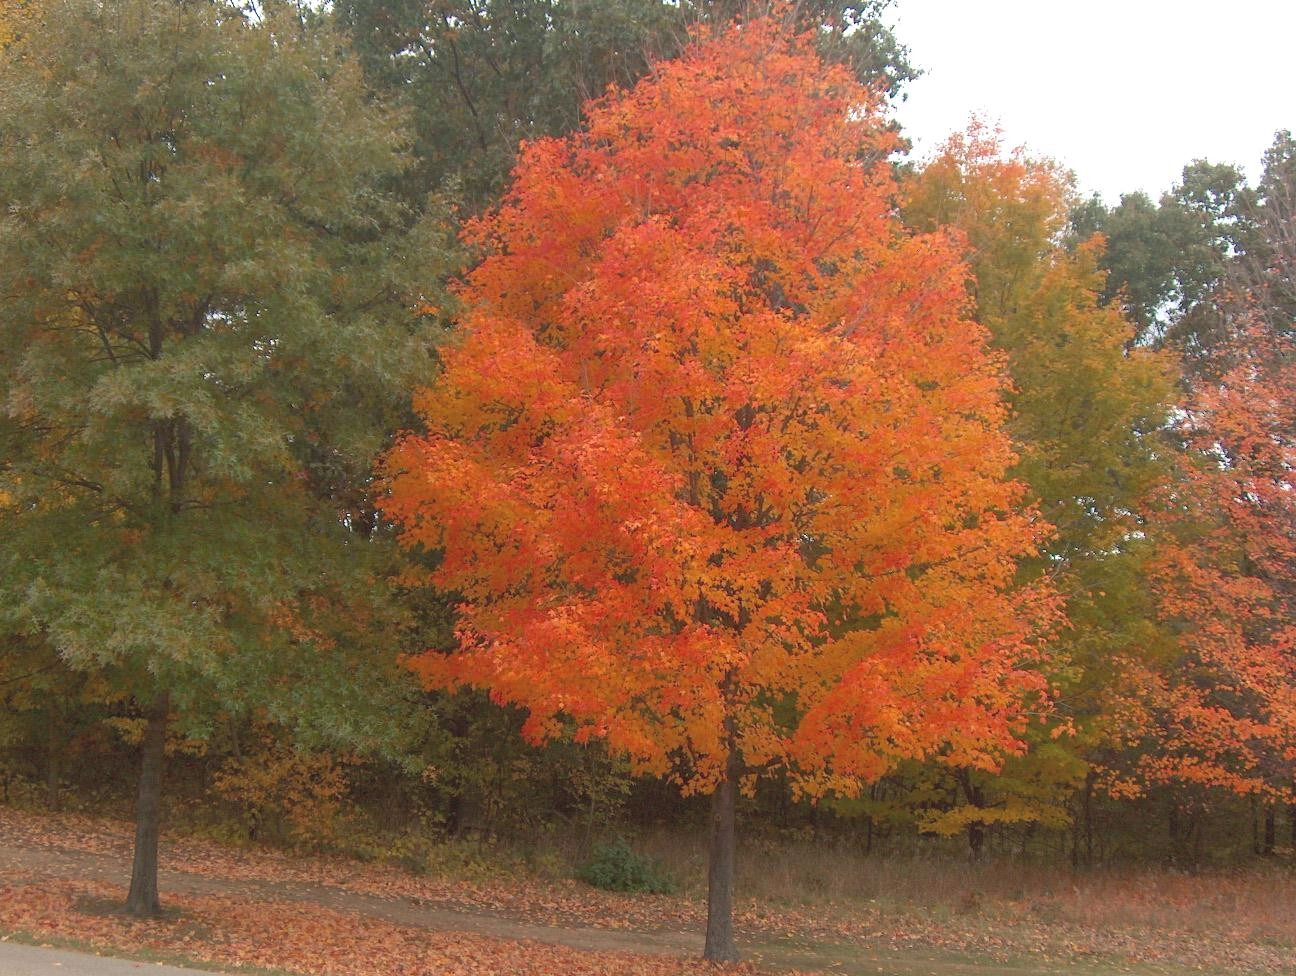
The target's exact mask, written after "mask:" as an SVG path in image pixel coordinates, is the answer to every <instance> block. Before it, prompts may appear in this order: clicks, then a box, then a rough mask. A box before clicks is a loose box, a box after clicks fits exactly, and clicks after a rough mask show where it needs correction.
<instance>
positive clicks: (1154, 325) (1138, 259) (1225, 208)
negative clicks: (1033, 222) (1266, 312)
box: [1072, 160, 1252, 368]
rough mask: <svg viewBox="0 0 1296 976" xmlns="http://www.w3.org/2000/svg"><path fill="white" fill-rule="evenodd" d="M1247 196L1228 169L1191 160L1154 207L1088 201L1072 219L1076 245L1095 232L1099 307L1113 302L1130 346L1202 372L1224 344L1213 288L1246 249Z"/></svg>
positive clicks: (1133, 199)
mask: <svg viewBox="0 0 1296 976" xmlns="http://www.w3.org/2000/svg"><path fill="white" fill-rule="evenodd" d="M1251 197H1252V194H1251V191H1250V190H1249V189H1248V188H1247V186H1246V183H1245V180H1244V178H1243V175H1242V173H1241V172H1239V171H1238V169H1237V168H1236V167H1234V166H1231V165H1228V164H1214V163H1209V162H1206V161H1204V160H1196V161H1194V162H1192V163H1190V164H1189V165H1187V166H1185V167H1184V170H1183V176H1182V178H1181V179H1180V182H1179V183H1177V184H1175V186H1174V187H1172V188H1171V189H1170V190H1169V191H1168V192H1166V193H1163V194H1162V195H1161V197H1160V199H1159V200H1158V201H1157V202H1155V203H1154V202H1153V201H1152V199H1151V198H1150V197H1149V196H1148V195H1147V194H1146V193H1141V192H1139V193H1130V194H1125V195H1122V196H1121V199H1120V203H1118V204H1117V205H1116V206H1115V207H1112V208H1108V207H1106V206H1105V205H1104V204H1103V203H1102V201H1101V200H1100V199H1098V198H1097V197H1094V198H1092V199H1090V200H1088V201H1085V202H1084V203H1083V204H1080V205H1079V206H1077V207H1076V208H1075V210H1074V211H1073V213H1072V223H1073V230H1074V233H1075V239H1076V241H1077V242H1078V241H1080V240H1084V239H1087V238H1089V237H1090V236H1092V235H1093V234H1095V233H1100V234H1102V235H1103V237H1104V239H1105V240H1106V244H1107V246H1106V249H1105V250H1104V251H1103V252H1102V254H1101V256H1100V258H1099V263H1100V266H1101V267H1102V269H1103V270H1104V271H1105V272H1106V273H1107V280H1106V282H1105V284H1104V286H1103V289H1102V301H1103V303H1104V304H1110V303H1113V302H1117V303H1119V305H1120V307H1121V308H1123V309H1124V310H1125V312H1126V314H1127V315H1128V316H1129V317H1130V319H1131V320H1132V321H1133V322H1134V324H1135V325H1136V327H1137V341H1139V342H1140V343H1142V344H1146V345H1157V346H1164V347H1168V348H1170V349H1173V350H1175V351H1176V352H1178V353H1180V354H1182V355H1183V356H1184V357H1185V359H1186V362H1187V363H1188V365H1189V366H1196V367H1197V368H1201V367H1203V366H1204V365H1205V363H1206V362H1208V361H1209V358H1210V355H1211V352H1212V350H1213V349H1215V348H1216V347H1217V346H1218V345H1219V344H1220V343H1221V341H1222V340H1223V338H1224V333H1223V331H1222V330H1223V328H1224V325H1223V317H1222V313H1221V311H1220V308H1219V302H1218V299H1219V295H1218V287H1219V284H1220V282H1221V280H1222V278H1223V276H1224V274H1225V270H1226V268H1227V265H1228V262H1229V259H1230V255H1231V254H1234V253H1236V252H1237V251H1239V250H1241V249H1244V248H1245V247H1246V241H1247V239H1248V238H1249V236H1250V228H1251V225H1252V222H1251V220H1250V218H1249V217H1248V214H1249V212H1250V210H1251Z"/></svg>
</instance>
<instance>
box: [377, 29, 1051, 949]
mask: <svg viewBox="0 0 1296 976" xmlns="http://www.w3.org/2000/svg"><path fill="white" fill-rule="evenodd" d="M891 139H892V137H891V136H890V135H889V134H888V133H887V131H886V128H885V126H884V124H883V123H882V122H881V121H880V119H879V118H878V112H877V105H876V102H875V99H874V98H873V97H872V96H871V95H870V94H869V92H868V91H867V90H865V89H863V88H861V87H860V86H859V85H858V84H857V83H856V82H855V81H854V80H853V79H852V77H851V76H850V75H849V74H848V73H847V72H846V71H845V70H843V69H841V68H836V67H829V66H826V65H825V64H824V63H823V62H822V61H821V60H820V59H819V58H818V56H817V55H816V54H815V53H814V49H813V45H812V44H811V42H810V40H809V39H807V38H789V37H787V36H785V35H784V34H782V33H781V32H780V31H779V29H778V28H777V27H776V26H774V25H773V24H772V23H771V22H769V21H753V22H750V23H747V24H745V25H743V26H741V27H738V28H735V29H733V30H731V31H730V32H728V33H726V34H725V35H723V36H721V37H719V38H716V39H713V40H710V41H708V42H705V43H701V44H698V45H696V46H694V47H693V48H691V49H690V50H689V51H688V52H687V53H686V54H685V55H684V56H683V57H682V58H681V59H679V60H677V61H675V62H670V63H667V64H664V65H662V66H661V67H659V68H658V70H657V71H656V73H655V74H654V75H652V76H651V77H650V78H648V79H646V80H645V81H643V82H641V83H640V84H639V85H638V86H637V87H636V88H634V89H633V90H632V91H630V92H627V93H621V94H613V95H610V96H608V97H607V98H606V99H604V100H601V101H599V102H595V103H593V104H592V105H591V106H590V107H589V111H588V122H587V126H586V128H585V129H584V130H583V131H581V132H579V133H577V134H575V135H572V136H570V137H568V138H565V139H549V140H541V141H538V142H535V143H532V144H530V145H529V146H527V147H526V148H525V149H524V151H523V153H522V155H521V159H520V162H519V165H518V167H517V169H516V171H515V174H514V182H513V186H512V189H511V191H510V193H509V194H508V196H507V197H506V199H505V201H504V203H503V204H502V206H501V208H500V209H499V210H498V212H496V213H495V214H493V215H491V216H489V217H487V218H485V219H483V220H481V221H479V222H478V223H476V224H475V225H474V226H473V227H472V228H471V230H470V236H471V239H472V240H473V241H474V242H475V243H476V244H477V245H479V246H480V247H482V248H483V249H484V250H485V252H486V257H485V259H484V260H483V261H482V263H481V264H480V266H479V267H478V268H477V269H476V271H475V272H473V273H472V274H471V276H470V277H469V278H468V280H467V283H466V285H465V286H464V288H463V293H462V299H463V304H464V308H465V309H466V311H465V312H464V314H463V317H462V323H461V324H462V326H463V333H464V338H463V341H462V342H461V343H460V344H459V345H458V346H457V347H455V348H454V349H452V350H450V351H449V352H447V353H446V354H445V369H444V373H443V375H442V376H441V378H440V380H439V382H438V383H437V384H436V385H435V386H433V387H431V388H429V389H426V390H424V391H422V392H421V393H419V394H418V396H417V398H416V404H415V405H416V408H417V411H418V413H419V415H420V417H421V419H422V421H423V424H424V425H425V432H423V433H418V434H410V435H407V436H405V437H404V438H403V439H401V440H400V441H399V442H398V444H397V445H396V446H395V447H394V448H393V449H392V451H391V452H390V454H389V455H388V457H387V459H386V462H385V478H386V481H387V487H388V491H389V497H388V499H387V501H386V506H385V507H386V511H387V513H388V515H389V516H390V517H391V518H392V519H393V520H395V521H396V522H397V523H398V524H399V525H400V526H401V528H402V531H403V534H404V539H405V541H406V543H407V544H409V545H411V546H421V547H425V548H426V549H428V550H432V551H436V552H438V553H439V554H440V561H439V566H438V569H437V571H436V574H435V582H436V583H437V584H438V585H440V586H442V587H444V588H446V589H449V590H453V591H456V592H458V593H459V594H461V596H462V604H461V605H460V607H459V624H458V638H459V645H460V646H459V648H458V650H457V652H456V653H450V654H446V653H443V652H441V651H439V650H438V651H433V652H429V653H428V654H426V655H424V656H422V657H420V658H418V659H417V660H416V661H414V662H413V664H414V666H415V667H416V668H417V669H418V670H419V671H420V672H421V673H422V675H423V676H424V678H425V679H426V681H427V682H428V684H429V685H431V686H438V687H439V686H460V685H472V686H480V687H485V688H489V689H490V690H491V693H492V695H493V696H494V697H495V699H496V700H498V701H501V702H513V703H516V704H518V705H520V706H522V707H524V708H525V709H526V710H527V711H528V712H529V716H530V717H529V720H528V722H527V724H526V726H525V731H526V733H527V734H528V735H529V736H530V737H531V738H533V739H535V740H541V739H545V738H548V737H554V736H559V735H563V734H572V735H574V737H575V738H576V739H577V740H578V741H584V740H588V739H591V738H594V737H598V738H602V739H603V740H605V741H606V742H607V743H608V745H609V746H610V747H611V748H612V749H613V750H614V751H617V752H619V753H622V754H624V755H626V756H628V757H629V758H630V759H631V760H632V761H633V762H634V763H635V764H636V765H637V768H639V769H640V770H641V771H645V772H651V773H655V774H660V775H669V776H671V777H672V778H673V779H674V780H675V781H676V782H678V783H679V784H680V785H681V787H682V788H683V789H685V790H688V791H704V792H712V793H713V818H712V836H711V864H710V874H709V883H710V900H709V905H708V909H709V920H708V927H707V942H706V956H707V957H708V958H710V959H716V960H724V959H732V958H735V957H736V951H735V947H734V942H733V934H732V926H731V914H732V875H733V858H734V849H733V845H734V817H735V813H734V811H735V802H736V796H737V793H738V792H739V790H740V789H742V788H744V787H746V786H749V785H750V784H751V783H753V782H754V780H755V778H756V777H759V776H770V775H781V776H785V777H787V778H788V780H789V781H790V782H792V783H793V784H794V787H795V788H797V789H798V790H800V791H801V792H803V793H805V794H808V795H811V796H817V795H822V794H824V793H826V792H829V791H832V792H837V793H847V794H849V793H852V792H854V791H855V790H857V789H858V788H859V786H860V785H861V784H862V783H865V782H867V781H870V780H872V779H875V778H876V777H878V776H880V775H881V774H883V773H884V772H886V771H887V770H888V769H889V768H891V767H892V766H893V765H894V764H895V763H896V762H898V761H901V760H903V759H906V758H913V757H940V758H941V759H943V760H944V761H947V762H950V763H953V764H957V765H959V766H964V767H969V766H970V767H982V768H990V767H993V766H995V765H996V764H997V763H998V762H999V760H1000V758H1001V756H1002V755H1003V754H1004V753H1005V752H1006V751H1011V750H1013V749H1016V748H1018V747H1019V733H1020V731H1021V729H1022V722H1021V709H1022V703H1023V701H1024V699H1025V698H1028V697H1031V696H1038V695H1040V694H1042V693H1044V692H1045V691H1046V689H1045V688H1044V686H1043V682H1042V680H1041V679H1040V678H1039V676H1038V674H1037V673H1036V672H1035V671H1033V670H1032V669H1031V668H1030V666H1029V665H1030V659H1031V658H1032V657H1033V656H1034V655H1035V653H1036V650H1035V645H1034V635H1035V634H1036V633H1037V630H1038V628H1039V626H1040V625H1041V623H1042V622H1043V620H1044V619H1045V618H1047V617H1048V616H1049V615H1050V614H1051V613H1052V607H1053V602H1052V598H1051V596H1050V594H1049V593H1048V591H1047V590H1046V589H1045V588H1043V587H1036V588H1033V589H1020V588H1016V587H1015V586H1014V576H1015V571H1016V568H1017V564H1018V561H1019V560H1020V559H1021V558H1023V557H1026V556H1029V555H1031V554H1034V553H1035V552H1036V551H1037V549H1038V545H1039V543H1040V540H1041V538H1042V536H1043V535H1044V533H1045V527H1044V525H1043V524H1042V522H1041V521H1040V520H1038V519H1036V518H1034V517H1033V516H1032V514H1031V513H1030V512H1029V511H1026V510H1025V509H1024V508H1023V502H1022V498H1023V489H1022V486H1021V485H1019V484H1017V483H1015V482H1014V481H1012V480H1011V479H1009V478H1008V477H1007V476H1006V475H1005V472H1006V471H1007V469H1008V468H1009V466H1010V465H1011V464H1012V463H1013V461H1014V456H1013V452H1012V450H1011V448H1010V445H1009V442H1008V438H1007V436H1006V435H1005V434H1004V432H1003V424H1004V421H1005V408H1004V405H1003V402H1002V397H1001V394H1002V392H1003V379H1002V375H1001V374H1002V368H1001V363H1000V362H999V360H998V359H997V358H995V357H994V356H993V355H991V354H989V353H988V352H987V350H986V348H985V333H984V331H983V330H982V328H981V327H980V326H978V325H976V324H974V323H973V322H970V321H968V320H967V319H966V318H965V317H964V311H965V306H966V298H965V294H964V289H963V282H964V277H965V272H964V270H963V268H962V267H961V266H960V264H959V262H958V260H957V258H956V257H955V254H954V248H953V246H952V243H951V241H950V240H949V238H948V237H947V235H945V234H943V233H934V234H924V235H913V234H910V233H907V232H906V231H905V230H904V229H903V228H902V227H901V226H900V225H899V223H898V222H897V220H896V218H895V210H894V206H893V197H894V186H893V184H892V180H891V176H890V170H889V167H888V164H887V162H886V159H887V156H888V154H889V152H890V151H891V149H892V141H891Z"/></svg>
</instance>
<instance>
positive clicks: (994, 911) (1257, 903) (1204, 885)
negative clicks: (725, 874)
mask: <svg viewBox="0 0 1296 976" xmlns="http://www.w3.org/2000/svg"><path fill="white" fill-rule="evenodd" d="M636 846H637V847H638V849H640V850H642V851H644V852H645V853H646V854H648V855H649V856H650V857H652V858H654V859H655V860H657V861H658V862H659V863H660V864H662V866H663V867H664V868H665V870H666V871H667V873H668V874H669V875H670V876H672V877H674V878H676V879H679V880H680V881H681V883H682V885H683V886H684V887H685V889H686V890H691V891H700V886H701V883H702V881H703V880H704V879H705V877H706V870H705V852H704V848H703V847H702V845H701V843H700V842H699V839H698V838H694V837H682V836H681V835H679V834H678V833H669V832H659V833H656V834H650V835H647V836H644V837H642V838H640V839H639V841H638V843H637V845H636ZM738 871H739V877H738V886H739V888H740V891H741V894H742V896H743V897H745V898H751V899H754V900H756V901H758V902H764V903H769V904H784V905H795V906H805V907H812V906H815V905H825V904H836V905H839V906H841V907H843V908H849V907H850V906H851V905H856V906H858V905H860V904H861V903H864V904H868V905H869V906H870V907H871V908H873V909H874V910H878V911H881V912H882V913H884V914H886V913H891V912H894V913H901V914H909V913H912V912H915V911H920V912H925V913H932V914H936V915H950V916H952V915H968V914H982V915H985V916H987V917H1007V916H1011V917H1015V918H1020V917H1022V916H1028V917H1030V918H1032V919H1033V920H1035V921H1037V922H1039V923H1042V924H1045V925H1047V924H1049V923H1065V924H1068V925H1076V926H1081V927H1085V928H1091V929H1102V930H1113V929H1125V930H1128V929H1150V930H1154V931H1158V932H1182V933H1184V934H1188V935H1197V936H1211V935H1215V936H1227V937H1230V938H1242V939H1246V940H1248V941H1257V942H1265V943H1271V944H1279V945H1290V946H1296V913H1293V912H1292V911H1291V906H1292V905H1293V904H1296V864H1293V863H1292V862H1291V861H1290V860H1281V859H1280V860H1275V861H1271V862H1268V863H1262V864H1255V865H1252V866H1248V867H1246V868H1238V869H1232V870H1221V869H1210V870H1202V871H1194V872H1188V871H1182V870H1174V869H1170V868H1165V867H1158V866H1154V865H1129V866H1122V867H1103V868H1093V869H1082V870H1078V871H1074V870H1072V869H1071V868H1070V867H1069V866H1067V865H1065V864H1057V863H1043V862H1040V861H1038V860H1030V859H1015V858H987V859H985V860H982V861H980V862H973V861H971V860H969V859H968V858H966V857H961V856H959V855H958V854H950V853H949V852H948V851H942V852H938V853H931V854H907V855H894V854H893V855H888V856H879V855H869V854H865V853H863V852H861V851H860V850H858V849H853V848H851V847H849V846H846V845H836V844H831V843H818V842H811V841H795V840H787V841H779V842H749V843H747V844H745V845H744V846H743V850H742V851H741V853H740V855H739V867H738Z"/></svg>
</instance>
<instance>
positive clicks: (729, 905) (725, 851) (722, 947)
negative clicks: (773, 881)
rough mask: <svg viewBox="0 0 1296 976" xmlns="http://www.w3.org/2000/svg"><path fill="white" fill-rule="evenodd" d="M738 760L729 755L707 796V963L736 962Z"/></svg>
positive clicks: (704, 957) (731, 753)
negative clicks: (709, 845) (716, 783)
mask: <svg viewBox="0 0 1296 976" xmlns="http://www.w3.org/2000/svg"><path fill="white" fill-rule="evenodd" d="M738 777H739V766H738V757H737V755H736V754H735V753H733V752H730V754H729V760H728V762H727V763H726V767H725V776H724V779H722V780H721V781H720V785H719V786H717V787H716V791H715V795H714V796H712V797H711V850H710V856H709V858H708V864H707V929H706V948H704V949H703V950H702V958H703V959H706V960H707V961H708V962H737V961H738V947H737V945H736V944H735V943H734V934H733V879H734V847H735V831H734V820H735V810H736V808H737V803H738Z"/></svg>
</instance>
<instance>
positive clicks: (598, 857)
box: [576, 838, 673, 895]
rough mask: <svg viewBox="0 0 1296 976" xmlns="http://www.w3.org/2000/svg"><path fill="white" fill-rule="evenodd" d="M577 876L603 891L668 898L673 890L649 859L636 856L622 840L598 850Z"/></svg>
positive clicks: (602, 846)
mask: <svg viewBox="0 0 1296 976" xmlns="http://www.w3.org/2000/svg"><path fill="white" fill-rule="evenodd" d="M576 876H577V877H578V878H580V880H582V881H584V882H585V883H586V884H588V885H592V886H593V887H595V888H602V889H603V890H604V891H634V892H641V893H644V894H650V895H665V894H669V893H670V891H671V890H672V888H673V885H672V884H671V883H670V881H669V880H668V879H667V878H665V877H663V876H662V875H661V873H660V872H658V870H657V868H656V867H655V866H654V865H653V863H652V862H651V861H649V860H648V858H646V857H644V856H643V855H642V854H637V853H635V851H634V850H632V849H631V847H630V845H629V844H627V843H626V842H625V841H624V840H623V839H621V838H617V839H616V840H615V841H613V842H612V843H610V844H600V845H599V846H598V847H595V848H594V852H593V854H592V855H591V856H590V859H589V860H588V861H587V862H586V863H585V864H584V865H583V866H582V867H581V869H580V871H579V872H577V875H576Z"/></svg>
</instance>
